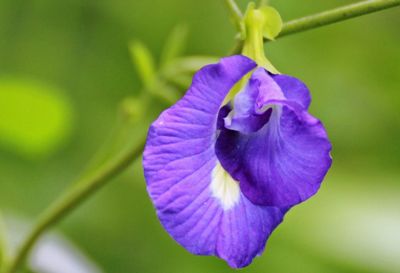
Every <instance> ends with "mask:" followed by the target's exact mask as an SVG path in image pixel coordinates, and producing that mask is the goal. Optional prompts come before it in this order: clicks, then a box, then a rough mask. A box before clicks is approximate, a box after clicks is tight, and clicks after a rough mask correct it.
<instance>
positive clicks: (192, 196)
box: [143, 56, 286, 267]
mask: <svg viewBox="0 0 400 273" xmlns="http://www.w3.org/2000/svg"><path fill="white" fill-rule="evenodd" d="M255 66H256V64H255V63H254V62H253V61H251V60H250V59H248V58H246V57H243V56H232V57H228V58H224V59H222V60H221V61H220V63H218V64H214V65H209V66H206V67H204V68H203V69H201V70H200V71H199V72H198V73H197V74H196V75H195V77H194V79H193V83H192V86H191V87H190V89H189V90H188V92H187V93H186V95H185V96H184V97H183V98H182V99H181V100H180V101H178V102H177V103H176V104H175V105H174V106H172V107H171V108H169V109H167V110H166V111H164V112H163V113H162V114H161V115H160V117H159V118H158V119H157V120H156V121H155V122H154V123H153V124H152V126H151V128H150V130H149V134H148V138H147V143H146V147H145V151H144V156H143V165H144V173H145V177H146V181H147V189H148V192H149V194H150V196H151V199H152V201H153V203H154V205H155V207H156V210H157V215H158V217H159V219H160V221H161V223H162V224H163V226H164V227H165V229H166V230H167V231H168V232H169V233H170V235H171V236H172V237H173V238H174V239H175V240H176V241H177V242H178V243H179V244H181V245H182V246H183V247H185V248H186V249H187V250H189V251H190V252H192V253H194V254H201V255H216V256H218V257H220V258H223V259H225V260H226V261H227V262H228V263H229V265H230V266H232V267H243V266H246V265H248V264H249V263H250V262H251V261H252V259H253V258H254V257H255V256H256V255H258V254H260V253H261V252H262V251H263V249H264V247H265V243H266V241H267V239H268V237H269V235H270V234H271V232H272V231H273V230H274V228H275V227H276V226H277V225H278V224H279V223H280V222H281V221H282V218H283V215H284V213H285V211H286V210H284V209H281V208H277V207H268V206H257V205H255V204H253V203H252V202H250V201H249V200H248V199H247V197H246V196H245V195H243V194H242V193H241V192H240V187H239V184H238V182H237V181H234V180H233V179H232V178H231V177H230V176H229V174H228V173H227V172H226V171H225V170H224V169H223V168H222V167H221V165H220V164H219V162H218V159H217V157H216V155H215V147H214V146H215V141H216V138H217V136H218V132H217V118H218V114H219V110H220V107H221V104H222V103H223V101H224V98H225V97H226V95H227V94H228V92H229V91H230V89H231V88H232V87H233V85H234V84H235V83H236V82H237V81H239V80H240V79H241V78H242V77H243V76H244V75H245V74H246V73H248V72H249V71H251V70H252V69H254V68H255ZM225 109H226V110H229V108H225ZM223 114H224V113H222V115H223ZM225 114H226V113H225ZM222 125H223V124H222Z"/></svg>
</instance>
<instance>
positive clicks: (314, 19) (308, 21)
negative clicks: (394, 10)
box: [278, 0, 400, 38]
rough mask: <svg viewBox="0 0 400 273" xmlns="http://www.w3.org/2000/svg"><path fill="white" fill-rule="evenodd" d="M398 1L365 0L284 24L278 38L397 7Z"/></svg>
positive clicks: (399, 3)
mask: <svg viewBox="0 0 400 273" xmlns="http://www.w3.org/2000/svg"><path fill="white" fill-rule="evenodd" d="M399 5H400V0H367V1H361V2H358V3H354V4H351V5H348V6H343V7H339V8H336V9H333V10H328V11H325V12H321V13H317V14H314V15H310V16H306V17H303V18H300V19H295V20H292V21H289V22H286V23H285V24H284V25H283V29H282V31H281V33H280V34H279V36H278V38H280V37H283V36H287V35H290V34H294V33H298V32H303V31H306V30H309V29H314V28H318V27H322V26H326V25H330V24H333V23H336V22H341V21H344V20H348V19H351V18H354V17H358V16H361V15H365V14H369V13H372V12H376V11H380V10H383V9H388V8H391V7H395V6H399Z"/></svg>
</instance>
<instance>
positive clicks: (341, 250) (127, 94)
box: [0, 0, 400, 273]
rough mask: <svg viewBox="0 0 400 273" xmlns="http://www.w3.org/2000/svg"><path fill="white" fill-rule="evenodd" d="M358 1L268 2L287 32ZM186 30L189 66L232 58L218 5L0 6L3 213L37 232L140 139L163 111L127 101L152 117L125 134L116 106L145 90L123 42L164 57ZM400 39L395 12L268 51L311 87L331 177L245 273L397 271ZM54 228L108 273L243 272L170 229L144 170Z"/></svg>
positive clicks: (0, 2)
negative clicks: (52, 211)
mask: <svg viewBox="0 0 400 273" xmlns="http://www.w3.org/2000/svg"><path fill="white" fill-rule="evenodd" d="M247 2H248V1H239V3H240V5H241V6H242V7H243V8H244V7H245V6H246V3H247ZM351 2H353V1H344V0H340V1H339V0H335V1H334V0H329V1H328V0H326V1H294V0H291V1H271V4H272V5H274V6H275V7H276V8H277V9H278V10H279V11H280V13H281V15H282V17H283V19H284V20H290V19H294V18H297V17H301V16H304V15H308V14H311V13H314V12H318V11H322V10H326V9H330V8H333V7H336V6H339V5H344V4H349V3H351ZM178 24H185V25H186V26H187V27H188V29H189V35H188V41H187V47H186V50H185V55H201V56H223V55H226V54H228V52H229V51H230V49H231V48H232V46H233V36H234V29H233V27H232V26H231V24H230V22H229V19H228V15H227V12H226V11H225V10H224V5H223V4H222V1H215V0H202V1H194V0H169V1H165V0H148V1H139V0H114V1H104V0H100V1H89V0H68V1H54V0H41V1H35V0H32V1H28V0H0V208H1V209H2V211H3V212H4V213H5V214H6V215H12V217H14V216H16V215H17V216H18V217H22V218H24V219H32V220H33V219H35V218H36V217H37V215H38V214H39V213H40V212H41V211H43V210H44V209H45V208H46V207H47V206H48V205H49V204H50V203H51V202H52V201H53V200H54V199H55V198H56V197H57V196H59V195H60V193H61V192H63V191H64V190H65V189H66V188H67V187H69V186H70V185H71V182H72V181H74V180H76V179H78V178H79V177H81V176H84V175H85V174H87V173H88V172H90V170H92V169H93V168H95V167H96V165H98V163H99V162H100V161H102V160H104V159H106V158H108V157H109V156H111V155H112V154H113V153H114V152H116V151H118V150H119V149H120V148H122V147H124V146H126V145H127V144H128V143H133V142H135V141H136V139H138V138H139V137H140V136H141V135H142V134H143V133H145V130H146V126H147V125H148V122H149V120H151V119H152V118H153V117H154V115H156V114H157V113H158V111H160V109H162V108H163V107H166V104H165V103H163V102H162V101H161V100H160V99H156V98H154V99H152V100H151V104H150V105H151V107H146V109H142V108H143V107H142V108H141V107H140V106H141V104H140V102H139V103H138V102H137V101H134V100H133V99H131V100H128V103H125V104H128V105H130V106H131V108H130V109H131V110H132V105H133V111H137V112H140V111H145V110H147V111H145V112H143V113H144V114H143V115H142V116H139V118H138V119H136V120H135V121H134V122H133V123H132V122H130V121H129V122H128V123H129V124H128V125H126V126H127V128H128V127H129V128H128V129H121V128H120V127H121V126H122V127H123V126H125V125H124V122H126V121H124V118H123V117H122V118H121V101H123V100H125V102H126V98H134V97H135V96H140V94H141V91H140V90H142V89H143V88H142V86H143V85H142V82H141V80H140V78H139V76H138V73H137V72H138V71H137V70H136V69H135V67H134V66H133V64H132V59H131V56H130V53H129V50H128V44H129V43H130V42H131V41H132V40H140V41H142V42H143V43H144V44H146V45H147V46H148V48H149V50H150V51H151V52H152V54H154V58H155V60H159V59H160V56H161V55H162V53H161V52H162V49H163V46H164V45H165V41H166V39H167V38H168V35H169V33H171V30H172V29H173V28H174V27H175V26H176V25H178ZM399 26H400V9H399V8H397V9H396V8H394V9H391V10H387V11H382V12H379V13H375V14H371V15H367V16H364V17H361V18H356V19H352V20H349V21H346V22H342V23H339V24H335V25H332V26H327V27H323V28H320V29H317V30H312V31H308V32H306V33H300V34H295V35H293V36H288V37H285V38H282V39H279V40H277V41H276V42H273V43H269V44H268V45H267V46H266V51H267V55H268V56H269V58H270V59H271V60H272V62H273V63H274V64H275V66H276V67H277V68H278V69H279V70H280V71H282V72H284V73H287V74H291V75H295V76H297V77H299V78H301V79H302V80H303V81H304V82H306V83H307V84H308V86H309V87H310V88H311V90H312V95H313V104H312V107H311V113H312V114H314V115H315V116H317V117H319V118H320V119H321V120H322V121H323V122H324V124H325V126H326V128H327V130H328V132H329V135H330V137H331V140H332V142H333V145H334V150H333V158H334V164H333V167H332V169H331V171H330V172H329V174H328V176H327V178H326V180H325V182H324V184H323V186H322V188H321V190H320V192H319V194H317V195H316V196H315V197H313V198H312V199H311V200H309V201H308V202H306V203H304V204H301V205H299V206H297V207H295V208H294V209H292V210H291V211H290V212H289V213H288V214H287V216H286V220H285V221H284V222H283V224H282V225H281V226H280V227H279V228H278V229H277V230H276V231H275V233H274V234H273V235H272V237H271V238H270V240H269V242H268V245H267V249H266V251H265V253H264V255H263V256H262V257H259V258H256V259H255V260H254V262H253V264H252V265H250V266H249V267H247V268H245V269H243V270H241V272H246V273H247V272H248V273H251V272H273V273H304V272H314V273H318V272H321V273H322V272H323V273H330V272H346V273H373V272H377V273H378V272H379V273H385V272H388V273H396V272H400V259H399V257H400V232H399V231H400V168H399V166H400V111H399V109H400V92H399V91H400V50H399V49H400V28H399ZM130 102H132V103H130ZM125 104H124V105H125ZM135 105H136V106H137V107H136V108H135ZM135 109H136V110H135ZM136 114H137V113H136ZM114 131H118V132H117V133H113V132H114ZM121 131H122V133H121ZM121 135H122V136H121ZM104 143H106V144H104ZM107 143H108V144H107ZM106 146H107V147H108V146H112V149H105V148H104V147H106ZM99 147H103V148H102V149H101V152H100V153H99V152H97V151H98V149H99ZM95 154H97V155H98V156H97V157H96V158H97V159H93V156H94V155H95ZM99 154H100V156H99ZM56 230H57V231H58V232H59V233H61V234H63V235H64V236H66V237H67V238H69V239H70V240H71V241H72V242H73V243H74V244H75V245H77V246H78V247H79V248H80V250H81V251H82V252H83V253H86V254H87V256H88V257H90V259H92V260H93V261H94V262H95V263H96V264H97V266H98V267H99V268H101V269H102V270H103V271H104V272H112V273H126V272H143V273H146V272H163V273H179V272H182V273H204V272H220V273H222V272H234V271H233V270H232V269H230V268H229V267H228V266H227V265H226V264H225V263H224V262H223V261H221V260H218V259H216V258H214V257H197V256H193V255H191V254H189V253H187V252H186V251H185V250H184V249H182V248H181V247H180V246H178V244H177V243H175V242H174V241H173V240H172V239H171V238H170V237H169V236H168V234H167V233H166V232H165V231H164V230H163V229H162V227H161V225H160V224H159V222H158V220H157V218H156V216H155V212H154V210H153V207H152V204H151V202H150V200H149V198H148V196H147V193H146V190H145V183H144V180H143V174H142V170H141V163H140V160H138V161H137V162H136V163H135V164H134V166H132V168H130V169H129V170H128V171H127V172H125V173H124V174H123V175H121V176H119V177H118V178H117V179H115V180H114V181H113V182H112V183H110V184H109V185H107V186H106V187H105V188H104V189H102V190H101V191H100V192H99V193H97V194H96V195H95V196H93V197H92V198H91V199H90V200H88V202H86V203H85V204H84V205H83V206H81V207H80V208H79V209H78V210H77V211H74V212H73V213H72V214H71V215H70V216H69V217H68V218H67V219H65V220H64V221H63V222H62V223H61V224H60V225H58V226H57V228H56ZM71 273H73V272H71Z"/></svg>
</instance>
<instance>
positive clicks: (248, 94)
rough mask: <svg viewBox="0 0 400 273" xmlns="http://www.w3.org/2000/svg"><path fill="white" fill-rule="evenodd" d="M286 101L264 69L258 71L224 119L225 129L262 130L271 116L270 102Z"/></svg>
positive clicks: (236, 98)
mask: <svg viewBox="0 0 400 273" xmlns="http://www.w3.org/2000/svg"><path fill="white" fill-rule="evenodd" d="M274 99H275V100H281V99H284V95H283V93H282V90H281V88H280V87H279V85H278V84H277V83H276V82H275V81H274V79H273V78H272V76H270V75H269V74H268V73H267V71H266V70H265V69H264V68H258V69H256V70H255V71H254V72H253V74H252V75H251V77H250V79H249V81H248V83H247V84H246V86H245V87H244V88H243V90H242V91H240V92H239V93H238V94H237V95H236V96H235V98H234V102H233V108H232V111H231V112H230V113H229V115H227V116H226V118H225V119H224V121H225V128H227V129H230V130H235V131H240V132H242V133H252V132H256V131H258V130H259V129H261V128H262V127H263V126H264V125H265V124H266V123H267V122H268V121H269V118H270V116H271V112H272V108H271V107H270V105H268V101H269V100H274Z"/></svg>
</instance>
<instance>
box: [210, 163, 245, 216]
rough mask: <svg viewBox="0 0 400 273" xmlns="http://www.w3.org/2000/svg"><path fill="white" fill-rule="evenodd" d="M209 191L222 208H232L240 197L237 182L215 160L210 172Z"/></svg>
mask: <svg viewBox="0 0 400 273" xmlns="http://www.w3.org/2000/svg"><path fill="white" fill-rule="evenodd" d="M211 177H212V180H211V185H210V187H211V192H212V195H213V197H214V198H216V199H218V200H219V202H220V203H221V206H222V208H223V209H224V210H229V209H231V208H233V207H234V206H235V205H236V204H237V203H239V199H240V188H239V182H237V181H235V180H234V179H233V178H232V177H231V176H230V175H229V173H227V172H226V171H225V170H224V168H222V166H221V164H220V163H219V162H217V164H216V165H215V167H214V169H213V171H212V174H211Z"/></svg>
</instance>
